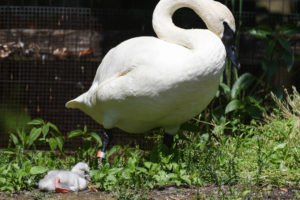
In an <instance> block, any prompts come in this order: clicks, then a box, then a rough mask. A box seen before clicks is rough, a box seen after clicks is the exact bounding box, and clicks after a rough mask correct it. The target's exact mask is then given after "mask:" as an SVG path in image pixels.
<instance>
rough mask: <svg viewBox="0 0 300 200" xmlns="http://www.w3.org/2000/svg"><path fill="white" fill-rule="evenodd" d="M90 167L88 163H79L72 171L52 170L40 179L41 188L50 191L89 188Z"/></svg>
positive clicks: (63, 191)
mask: <svg viewBox="0 0 300 200" xmlns="http://www.w3.org/2000/svg"><path fill="white" fill-rule="evenodd" d="M89 170H90V169H89V167H88V165H87V164H86V163H83V162H79V163H77V164H76V165H75V166H74V167H73V168H72V170H71V171H67V170H51V171H49V172H48V173H47V175H46V176H45V177H44V178H43V179H41V180H40V181H39V189H40V190H43V191H49V192H54V191H55V192H61V193H67V192H69V191H73V192H77V191H79V190H84V189H86V188H87V181H90V178H89V175H88V173H89Z"/></svg>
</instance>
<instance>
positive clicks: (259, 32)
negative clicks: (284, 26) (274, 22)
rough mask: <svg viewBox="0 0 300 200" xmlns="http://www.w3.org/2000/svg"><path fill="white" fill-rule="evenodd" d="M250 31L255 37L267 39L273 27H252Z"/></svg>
mask: <svg viewBox="0 0 300 200" xmlns="http://www.w3.org/2000/svg"><path fill="white" fill-rule="evenodd" d="M248 32H249V33H250V35H252V36H254V37H257V38H260V39H266V38H267V36H268V35H269V34H271V33H272V29H271V28H269V27H260V28H252V29H250V30H249V31H248Z"/></svg>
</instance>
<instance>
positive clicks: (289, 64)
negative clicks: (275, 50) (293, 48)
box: [281, 51, 295, 72]
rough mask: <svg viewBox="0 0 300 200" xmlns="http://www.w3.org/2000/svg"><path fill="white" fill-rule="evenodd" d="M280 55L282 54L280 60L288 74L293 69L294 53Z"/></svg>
mask: <svg viewBox="0 0 300 200" xmlns="http://www.w3.org/2000/svg"><path fill="white" fill-rule="evenodd" d="M281 54H282V55H281V58H282V60H283V61H284V62H285V64H286V66H287V70H288V72H290V71H291V69H292V68H293V65H294V62H295V56H294V53H293V52H287V51H284V52H282V53H281Z"/></svg>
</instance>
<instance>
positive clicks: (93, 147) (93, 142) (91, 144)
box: [68, 126, 102, 167]
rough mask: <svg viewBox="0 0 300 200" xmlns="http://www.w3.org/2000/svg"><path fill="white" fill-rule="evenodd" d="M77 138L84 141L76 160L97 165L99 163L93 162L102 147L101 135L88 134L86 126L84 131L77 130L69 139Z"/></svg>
mask: <svg viewBox="0 0 300 200" xmlns="http://www.w3.org/2000/svg"><path fill="white" fill-rule="evenodd" d="M76 137H80V139H81V140H82V141H83V144H82V146H80V147H79V148H78V150H77V151H76V154H75V160H76V161H81V160H85V161H87V162H89V163H90V164H94V163H95V164H97V162H92V161H93V160H95V155H96V152H97V151H98V150H99V148H100V147H101V146H102V141H101V138H100V137H99V135H98V134H97V133H95V132H88V131H87V127H86V126H84V128H83V130H75V131H72V132H71V133H70V134H69V135H68V139H71V138H76ZM95 166H96V165H95ZM95 166H91V167H95Z"/></svg>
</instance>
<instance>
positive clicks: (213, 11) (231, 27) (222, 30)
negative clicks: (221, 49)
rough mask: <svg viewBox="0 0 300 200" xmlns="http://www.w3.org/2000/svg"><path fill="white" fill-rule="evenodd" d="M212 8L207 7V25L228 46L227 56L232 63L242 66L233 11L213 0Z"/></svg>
mask: <svg viewBox="0 0 300 200" xmlns="http://www.w3.org/2000/svg"><path fill="white" fill-rule="evenodd" d="M210 6H211V8H210V9H207V13H206V16H205V18H206V20H205V21H206V25H207V28H208V29H209V30H210V31H212V32H214V33H215V34H216V35H217V36H219V37H220V38H221V40H222V42H223V44H224V46H225V48H226V52H227V56H228V58H229V59H230V60H231V62H232V64H233V65H234V66H236V67H237V68H239V67H240V64H239V61H238V58H237V55H236V47H235V35H236V34H235V32H236V27H235V20H234V17H233V15H232V13H231V11H230V10H229V9H228V8H227V7H226V6H225V5H223V4H221V3H220V2H217V1H212V2H211V4H210Z"/></svg>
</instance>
